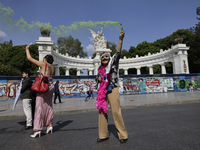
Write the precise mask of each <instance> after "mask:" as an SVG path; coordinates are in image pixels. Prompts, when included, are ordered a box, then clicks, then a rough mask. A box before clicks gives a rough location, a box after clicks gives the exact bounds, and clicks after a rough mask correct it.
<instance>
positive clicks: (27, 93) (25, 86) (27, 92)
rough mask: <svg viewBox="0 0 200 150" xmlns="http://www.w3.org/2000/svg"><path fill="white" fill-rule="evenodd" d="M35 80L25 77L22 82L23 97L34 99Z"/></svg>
mask: <svg viewBox="0 0 200 150" xmlns="http://www.w3.org/2000/svg"><path fill="white" fill-rule="evenodd" d="M32 83H33V81H32V80H31V78H30V77H27V78H25V81H24V82H23V83H22V89H21V96H20V97H21V99H32V94H33V93H32V90H31V86H32Z"/></svg>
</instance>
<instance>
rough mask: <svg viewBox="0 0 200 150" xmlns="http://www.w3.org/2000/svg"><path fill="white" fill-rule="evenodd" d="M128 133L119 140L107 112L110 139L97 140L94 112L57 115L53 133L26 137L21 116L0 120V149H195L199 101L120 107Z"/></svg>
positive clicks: (199, 144)
mask: <svg viewBox="0 0 200 150" xmlns="http://www.w3.org/2000/svg"><path fill="white" fill-rule="evenodd" d="M122 114H123V118H124V122H125V125H126V128H127V130H128V134H129V140H128V142H127V143H124V144H120V143H119V141H118V137H117V134H116V129H115V126H114V123H113V119H112V115H111V112H109V122H108V123H109V131H110V139H109V140H107V141H104V142H103V143H97V142H96V139H97V137H98V124H97V122H98V113H97V112H88V113H78V114H68V115H57V116H55V118H54V132H53V134H48V135H47V134H45V130H46V129H45V128H44V129H43V131H42V132H43V134H42V137H41V138H30V134H32V133H33V131H32V130H22V127H23V125H24V124H25V119H24V118H18V119H5V120H0V122H1V123H0V149H1V150H25V149H29V150H35V149H37V150H67V149H69V150H107V149H113V150H114V149H115V150H118V149H119V150H122V149H123V150H137V149H139V150H143V149H144V150H158V149H159V150H168V149H169V150H179V149H180V150H183V149H186V150H199V149H200V103H188V104H179V105H166V106H158V107H139V108H132V109H124V110H122Z"/></svg>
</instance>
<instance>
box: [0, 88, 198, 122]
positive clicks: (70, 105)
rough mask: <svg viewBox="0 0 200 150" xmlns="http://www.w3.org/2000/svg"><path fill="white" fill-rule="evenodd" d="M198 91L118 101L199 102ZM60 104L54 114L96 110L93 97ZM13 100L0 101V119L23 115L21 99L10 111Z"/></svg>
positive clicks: (123, 103) (138, 103)
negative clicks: (86, 100) (87, 99)
mask: <svg viewBox="0 0 200 150" xmlns="http://www.w3.org/2000/svg"><path fill="white" fill-rule="evenodd" d="M199 95H200V91H194V92H169V93H156V94H137V95H121V96H120V103H121V107H122V108H123V109H127V108H136V107H149V106H163V105H171V104H180V103H194V102H200V97H199ZM62 101H63V103H62V104H55V105H53V110H54V114H55V115H59V114H72V113H80V112H81V113H82V112H91V111H93V112H94V111H95V112H96V106H95V99H92V100H89V101H88V102H85V101H84V97H82V98H64V99H62ZM13 103H14V101H5V102H0V119H5V118H16V117H24V112H23V107H22V101H19V102H18V104H17V106H16V108H15V109H14V111H12V112H10V111H11V109H12V107H13Z"/></svg>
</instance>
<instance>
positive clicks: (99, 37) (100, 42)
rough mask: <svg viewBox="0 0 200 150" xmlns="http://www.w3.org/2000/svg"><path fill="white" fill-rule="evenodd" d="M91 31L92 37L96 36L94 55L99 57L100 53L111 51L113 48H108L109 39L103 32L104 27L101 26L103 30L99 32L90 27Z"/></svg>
mask: <svg viewBox="0 0 200 150" xmlns="http://www.w3.org/2000/svg"><path fill="white" fill-rule="evenodd" d="M89 30H90V32H91V33H92V37H93V38H94V42H93V44H94V52H93V55H96V59H99V54H100V53H101V52H107V53H110V52H111V50H110V49H107V40H106V38H105V37H104V34H103V28H101V31H100V32H99V31H98V32H97V33H96V32H94V31H93V30H91V29H89Z"/></svg>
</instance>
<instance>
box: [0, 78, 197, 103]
mask: <svg viewBox="0 0 200 150" xmlns="http://www.w3.org/2000/svg"><path fill="white" fill-rule="evenodd" d="M31 78H32V80H33V81H34V78H35V77H31ZM20 80H21V77H0V101H7V100H14V98H15V96H16V91H17V89H18V86H19V83H20ZM57 80H59V81H60V83H59V90H60V94H61V96H62V97H63V98H69V97H84V96H85V92H84V90H83V85H84V82H86V83H89V84H90V85H91V86H92V87H93V93H94V96H96V93H97V89H96V81H95V76H55V77H54V79H53V82H55V81H57ZM189 82H191V83H192V85H193V90H194V91H196V90H200V74H186V75H183V74H180V75H173V74H171V75H169V74H168V75H138V76H137V75H123V76H120V80H119V85H120V87H119V91H120V94H121V95H126V94H144V93H147V94H148V93H160V92H179V91H186V90H187V88H188V86H187V85H188V84H189Z"/></svg>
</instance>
